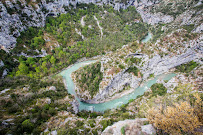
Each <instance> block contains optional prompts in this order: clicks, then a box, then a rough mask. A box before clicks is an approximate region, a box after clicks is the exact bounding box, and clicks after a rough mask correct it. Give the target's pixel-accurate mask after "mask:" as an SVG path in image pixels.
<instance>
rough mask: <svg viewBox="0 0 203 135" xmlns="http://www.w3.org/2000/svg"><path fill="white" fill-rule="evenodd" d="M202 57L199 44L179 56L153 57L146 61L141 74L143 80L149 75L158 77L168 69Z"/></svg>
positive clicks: (201, 49) (201, 48)
mask: <svg viewBox="0 0 203 135" xmlns="http://www.w3.org/2000/svg"><path fill="white" fill-rule="evenodd" d="M202 57H203V47H202V43H199V45H198V46H196V47H193V48H190V49H187V51H186V52H185V53H183V54H181V55H176V56H172V57H170V56H165V57H163V58H161V57H160V56H159V55H157V56H154V57H153V58H152V59H149V60H147V59H148V58H146V60H145V61H146V62H145V64H144V66H143V67H142V68H141V70H142V73H143V79H144V80H145V79H147V78H148V77H149V75H150V74H154V75H155V76H156V75H160V74H163V73H165V72H167V71H169V70H170V69H172V68H174V67H176V66H178V65H181V64H183V63H187V62H190V61H192V60H195V59H198V58H202Z"/></svg>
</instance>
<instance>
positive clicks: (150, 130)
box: [141, 124, 156, 135]
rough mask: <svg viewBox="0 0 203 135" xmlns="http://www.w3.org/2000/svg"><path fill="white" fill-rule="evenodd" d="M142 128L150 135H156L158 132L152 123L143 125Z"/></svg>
mask: <svg viewBox="0 0 203 135" xmlns="http://www.w3.org/2000/svg"><path fill="white" fill-rule="evenodd" d="M141 129H142V132H143V133H147V134H148V135H154V134H155V133H156V130H155V129H154V127H153V126H152V124H148V125H144V126H141Z"/></svg>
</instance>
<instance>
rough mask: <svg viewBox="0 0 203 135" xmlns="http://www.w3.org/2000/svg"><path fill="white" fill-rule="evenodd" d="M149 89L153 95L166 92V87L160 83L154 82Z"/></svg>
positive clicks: (161, 94) (160, 94)
mask: <svg viewBox="0 0 203 135" xmlns="http://www.w3.org/2000/svg"><path fill="white" fill-rule="evenodd" d="M151 90H152V92H153V94H152V95H153V96H157V95H159V96H163V95H164V94H166V93H167V88H166V87H165V86H164V85H163V84H162V83H155V84H153V85H152V86H151Z"/></svg>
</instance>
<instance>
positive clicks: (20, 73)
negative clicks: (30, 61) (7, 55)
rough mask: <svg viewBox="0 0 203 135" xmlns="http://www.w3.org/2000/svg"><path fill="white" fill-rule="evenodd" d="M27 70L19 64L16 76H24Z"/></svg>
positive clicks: (22, 64) (22, 63)
mask: <svg viewBox="0 0 203 135" xmlns="http://www.w3.org/2000/svg"><path fill="white" fill-rule="evenodd" d="M28 71H29V68H28V67H27V65H26V64H25V63H24V62H21V63H20V65H19V66H18V71H17V72H16V75H26V74H28Z"/></svg>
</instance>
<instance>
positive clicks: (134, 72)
mask: <svg viewBox="0 0 203 135" xmlns="http://www.w3.org/2000/svg"><path fill="white" fill-rule="evenodd" d="M126 72H128V73H133V74H134V75H135V76H138V72H139V69H138V68H137V67H136V66H134V67H129V68H128V69H127V70H126Z"/></svg>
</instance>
